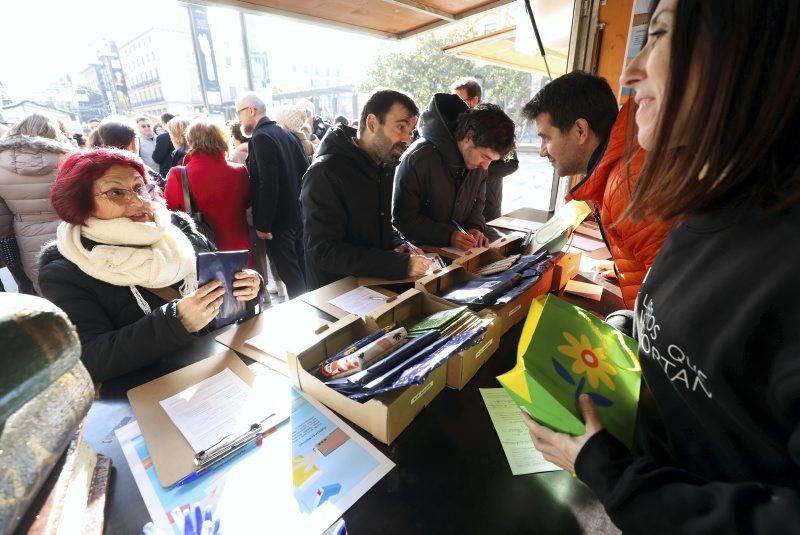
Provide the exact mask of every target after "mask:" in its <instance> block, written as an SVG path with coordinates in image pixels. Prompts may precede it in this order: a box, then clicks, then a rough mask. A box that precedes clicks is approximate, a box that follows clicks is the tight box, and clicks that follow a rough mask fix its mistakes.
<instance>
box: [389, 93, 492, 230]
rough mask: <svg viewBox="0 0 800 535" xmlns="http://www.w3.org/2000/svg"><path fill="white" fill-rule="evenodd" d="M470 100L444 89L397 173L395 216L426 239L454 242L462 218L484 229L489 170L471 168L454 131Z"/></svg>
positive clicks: (467, 226) (463, 222)
mask: <svg viewBox="0 0 800 535" xmlns="http://www.w3.org/2000/svg"><path fill="white" fill-rule="evenodd" d="M466 110H467V105H466V104H464V102H463V101H462V100H461V99H460V98H459V97H458V95H449V94H444V93H438V94H436V95H434V97H433V99H431V103H430V104H429V105H428V108H427V109H426V110H425V111H424V112H423V114H422V120H421V126H420V133H421V134H422V137H420V138H419V139H418V140H416V141H415V142H414V143H412V144H411V147H409V148H408V151H406V153H405V154H404V155H403V159H402V160H401V162H400V166H399V167H398V168H397V173H396V174H395V184H394V200H393V207H392V222H393V223H394V226H395V227H397V230H399V231H400V232H401V233H402V234H403V235H404V236H405V237H406V238H408V239H409V240H411V241H413V242H415V243H421V244H429V245H450V236H451V235H452V233H453V232H454V231H455V230H457V229H456V227H455V226H454V225H453V224H452V223H451V221H452V220H454V221H457V222H458V223H459V224H460V225H461V226H462V227H463V228H464V229H466V230H470V229H478V230H480V231H483V230H484V228H485V226H486V225H485V220H484V218H483V206H484V202H485V199H486V176H487V174H486V171H485V170H484V169H482V168H480V167H478V168H477V169H472V170H468V169H467V168H466V167H465V164H464V158H463V157H462V156H461V151H460V150H459V149H458V144H457V143H456V139H455V137H454V136H453V134H452V131H453V129H454V128H455V122H456V119H457V118H458V115H459V114H460V113H462V112H464V111H466Z"/></svg>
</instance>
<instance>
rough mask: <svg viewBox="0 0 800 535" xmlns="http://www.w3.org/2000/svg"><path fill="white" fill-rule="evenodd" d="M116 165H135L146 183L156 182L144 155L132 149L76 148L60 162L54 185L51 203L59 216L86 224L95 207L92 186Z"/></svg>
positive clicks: (77, 223)
mask: <svg viewBox="0 0 800 535" xmlns="http://www.w3.org/2000/svg"><path fill="white" fill-rule="evenodd" d="M114 165H125V166H127V167H130V168H132V169H135V170H136V171H137V172H138V173H139V174H140V175H141V176H142V178H143V179H144V183H145V184H148V183H150V182H152V181H151V180H150V177H149V175H148V174H147V172H145V168H144V163H142V160H141V158H139V157H138V156H137V155H136V154H134V153H132V152H129V151H123V150H119V149H95V150H79V151H75V152H73V153H71V154H70V155H69V156H67V158H66V159H65V160H64V161H63V162H62V163H61V165H60V166H59V168H58V174H57V175H56V179H55V180H54V181H53V187H52V188H51V189H50V204H52V205H53V210H55V212H56V214H58V217H60V218H61V219H62V220H64V221H66V222H67V223H72V224H74V225H83V224H84V223H85V222H86V219H88V218H89V216H90V215H91V214H92V211H93V210H94V190H93V189H92V188H93V186H94V183H95V181H96V180H97V179H98V178H100V177H102V176H103V175H105V174H106V171H108V170H109V169H110V168H111V167H112V166H114Z"/></svg>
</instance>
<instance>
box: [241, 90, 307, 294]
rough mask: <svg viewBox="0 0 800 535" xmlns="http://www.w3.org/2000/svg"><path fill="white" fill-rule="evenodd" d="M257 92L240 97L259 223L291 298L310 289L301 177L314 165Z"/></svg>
mask: <svg viewBox="0 0 800 535" xmlns="http://www.w3.org/2000/svg"><path fill="white" fill-rule="evenodd" d="M266 114H267V106H266V104H264V101H263V100H261V99H260V98H259V97H257V96H256V95H254V94H252V93H248V94H246V95H244V96H242V97H241V98H240V99H239V100H238V101H236V115H237V117H238V119H239V123H240V124H241V129H242V133H243V134H244V135H246V136H250V145H249V149H248V155H247V171H248V173H249V174H250V191H251V192H252V199H253V226H254V227H255V229H256V234H257V235H258V237H259V238H261V239H262V240H265V241H264V244H265V245H266V248H267V254H269V257H270V259H271V260H272V261H273V262H275V265H276V267H277V268H278V273H279V274H280V276H281V280H282V281H283V283H284V284H285V285H286V293H287V294H288V295H289V298H294V297H297V296H298V295H300V294H302V293H305V291H306V281H305V277H304V275H303V271H304V270H305V258H304V255H303V227H302V222H301V219H300V180H301V179H302V177H303V173H305V172H306V169H308V159H307V158H306V154H305V152H304V151H303V147H302V145H300V142H299V141H298V140H297V138H296V137H295V136H294V135H292V133H291V132H289V131H287V130H285V129H284V128H282V127H281V126H278V124H277V123H276V122H275V121H272V120H270V119H269V118H268V117H267V116H266Z"/></svg>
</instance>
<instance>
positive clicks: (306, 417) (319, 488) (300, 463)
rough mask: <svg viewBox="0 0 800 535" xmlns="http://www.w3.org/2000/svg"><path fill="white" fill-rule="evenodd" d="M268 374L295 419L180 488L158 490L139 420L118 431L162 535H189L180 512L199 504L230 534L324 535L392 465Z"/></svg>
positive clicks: (348, 429)
mask: <svg viewBox="0 0 800 535" xmlns="http://www.w3.org/2000/svg"><path fill="white" fill-rule="evenodd" d="M265 373H267V374H271V375H274V376H275V378H276V380H282V381H283V385H284V386H283V387H282V388H280V387H274V388H273V391H274V393H275V394H277V395H278V396H280V397H282V398H285V399H286V400H287V402H288V404H289V406H290V408H291V418H289V419H287V420H285V421H284V422H283V423H282V424H280V425H278V427H277V428H276V429H275V430H273V431H272V432H271V433H270V434H269V435H267V436H266V437H264V440H263V443H262V445H261V447H256V448H252V449H250V450H248V451H247V452H245V453H243V454H241V455H238V456H236V457H234V458H233V459H231V460H230V461H228V462H226V463H224V464H223V465H222V466H220V467H219V468H217V469H215V470H210V471H208V472H206V473H204V474H203V475H202V476H201V477H200V478H198V479H196V480H194V481H192V482H190V483H187V484H186V485H183V486H181V487H174V488H163V487H161V485H159V484H158V479H157V478H156V475H155V467H154V466H153V463H152V461H151V460H150V454H149V452H148V450H147V445H146V444H145V442H144V440H143V438H142V435H141V433H140V431H139V424H138V423H137V422H131V423H130V424H128V425H126V426H124V427H121V428H119V429H117V430H116V435H117V438H118V439H119V442H120V446H121V447H122V452H123V453H124V454H125V460H126V461H127V462H128V466H129V467H130V470H131V473H132V474H133V478H134V480H135V481H136V485H137V486H138V487H139V491H140V492H141V495H142V498H143V499H144V503H145V505H146V506H147V510H148V512H149V513H150V516H151V518H152V519H153V523H154V524H155V525H156V527H158V528H159V529H160V530H161V531H162V532H163V533H165V534H166V533H183V523H182V522H181V521H180V519H181V518H182V516H183V515H182V514H181V512H182V511H186V510H188V509H189V508H190V507H191V506H192V505H193V504H196V503H200V504H202V505H203V506H208V507H211V508H212V509H213V510H214V514H215V517H217V518H219V519H220V520H221V525H220V528H221V530H222V531H223V532H224V533H255V532H259V533H261V532H269V533H292V534H293V535H295V534H296V535H305V534H314V535H319V534H320V533H322V532H323V531H324V530H325V529H326V528H327V527H328V526H330V525H331V524H333V523H334V522H335V521H336V519H338V518H339V517H341V516H342V514H343V513H344V512H345V511H346V510H347V509H348V508H349V507H350V506H351V505H352V504H354V503H355V502H356V501H357V500H358V499H359V498H360V497H361V496H363V495H364V494H365V493H366V492H367V491H369V489H370V488H371V487H372V486H373V485H375V484H376V483H377V482H378V481H380V479H381V478H382V477H383V476H384V475H386V474H387V473H388V472H389V471H390V470H391V469H392V467H394V463H392V461H390V460H389V459H388V458H387V457H386V456H385V455H383V454H381V453H380V452H379V451H378V450H377V449H376V448H375V447H374V446H372V444H370V443H369V441H368V440H367V439H365V438H363V437H362V436H361V435H359V434H358V433H357V432H356V431H354V430H353V429H352V428H351V427H350V426H348V425H347V424H345V423H344V422H343V421H342V420H341V419H340V418H338V417H337V416H336V415H334V414H333V413H332V412H331V411H330V410H328V409H327V408H326V407H324V406H323V405H322V404H320V403H319V402H318V401H316V400H315V399H313V398H311V397H307V396H305V395H304V394H303V393H302V392H298V391H296V390H294V389H291V388H290V387H289V385H288V381H287V380H286V379H282V378H280V377H279V376H277V374H275V373H274V372H272V371H270V370H266V372H265ZM384 492H385V490H384ZM258 526H261V528H258ZM262 528H263V529H262Z"/></svg>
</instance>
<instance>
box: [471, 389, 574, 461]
mask: <svg viewBox="0 0 800 535" xmlns="http://www.w3.org/2000/svg"><path fill="white" fill-rule="evenodd" d="M480 391H481V396H482V397H483V402H484V403H485V404H486V409H487V410H488V411H489V418H491V419H492V424H494V429H495V431H497V436H498V437H499V438H500V444H501V445H502V446H503V451H504V452H505V454H506V459H508V464H509V466H510V467H511V473H512V474H514V475H515V476H519V475H523V474H536V473H539V472H553V471H555V470H561V468H559V467H558V466H556V465H554V464H552V463H550V462H548V461H545V460H544V457H543V456H542V454H541V453H539V451H538V450H537V449H536V448H535V447H534V446H533V441H532V440H531V436H530V434H529V433H528V428H527V427H526V426H525V423H524V422H523V421H522V418H521V416H520V411H519V407H518V406H517V404H516V403H514V400H512V399H511V396H509V395H508V392H506V391H505V389H503V388H481V389H480Z"/></svg>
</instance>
